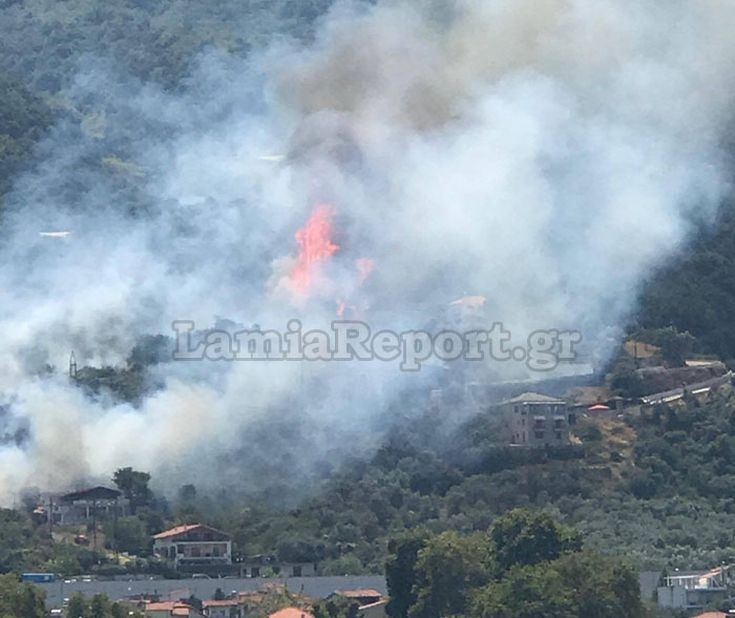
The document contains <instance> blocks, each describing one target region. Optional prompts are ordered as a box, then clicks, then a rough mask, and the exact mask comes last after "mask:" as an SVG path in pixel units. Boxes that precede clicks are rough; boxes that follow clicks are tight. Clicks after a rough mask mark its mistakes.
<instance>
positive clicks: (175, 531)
mask: <svg viewBox="0 0 735 618" xmlns="http://www.w3.org/2000/svg"><path fill="white" fill-rule="evenodd" d="M197 528H204V529H205V530H211V531H212V532H216V533H217V534H222V535H224V536H226V537H229V535H228V534H227V533H226V532H222V531H221V530H217V529H216V528H212V527H211V526H205V525H204V524H184V525H183V526H176V527H174V528H171V529H170V530H164V531H163V532H159V533H158V534H154V535H153V538H154V539H169V538H171V537H174V536H179V535H180V534H184V533H185V532H190V531H191V530H196V529H197Z"/></svg>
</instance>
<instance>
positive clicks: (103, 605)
mask: <svg viewBox="0 0 735 618" xmlns="http://www.w3.org/2000/svg"><path fill="white" fill-rule="evenodd" d="M123 616H125V617H127V618H142V617H143V613H142V612H140V611H138V610H135V609H133V608H132V607H131V606H128V605H126V604H123V603H117V602H115V603H113V602H112V601H110V599H109V598H108V597H107V595H105V594H95V595H94V596H93V597H92V598H87V597H85V596H84V595H82V594H81V593H80V592H77V593H75V594H73V595H72V596H71V598H70V599H69V604H68V606H67V608H66V618H123Z"/></svg>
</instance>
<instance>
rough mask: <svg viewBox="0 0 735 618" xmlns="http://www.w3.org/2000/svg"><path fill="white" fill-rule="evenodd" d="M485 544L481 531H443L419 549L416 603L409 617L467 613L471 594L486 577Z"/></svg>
mask: <svg viewBox="0 0 735 618" xmlns="http://www.w3.org/2000/svg"><path fill="white" fill-rule="evenodd" d="M488 557H489V554H488V543H487V537H486V536H485V535H484V534H479V533H476V534H473V535H470V536H462V535H460V534H458V533H457V532H453V531H450V532H443V533H442V534H439V535H438V536H435V537H433V538H431V539H429V541H428V542H427V543H426V545H425V546H424V547H423V548H421V549H420V550H419V551H418V554H417V560H416V584H415V586H414V589H415V592H416V603H414V605H413V606H411V608H410V609H409V612H408V615H409V616H410V617H411V618H440V617H441V616H452V615H462V614H465V613H466V612H467V609H468V602H469V599H470V593H471V591H472V589H473V588H476V587H478V586H480V585H482V584H483V583H485V582H486V581H487V579H488Z"/></svg>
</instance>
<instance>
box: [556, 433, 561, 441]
mask: <svg viewBox="0 0 735 618" xmlns="http://www.w3.org/2000/svg"><path fill="white" fill-rule="evenodd" d="M556 439H557V440H561V431H557V432H556Z"/></svg>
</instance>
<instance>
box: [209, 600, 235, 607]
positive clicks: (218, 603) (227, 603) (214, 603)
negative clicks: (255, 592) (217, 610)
mask: <svg viewBox="0 0 735 618" xmlns="http://www.w3.org/2000/svg"><path fill="white" fill-rule="evenodd" d="M202 605H203V606H204V607H236V606H237V605H240V601H239V600H238V599H212V600H210V601H202Z"/></svg>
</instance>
